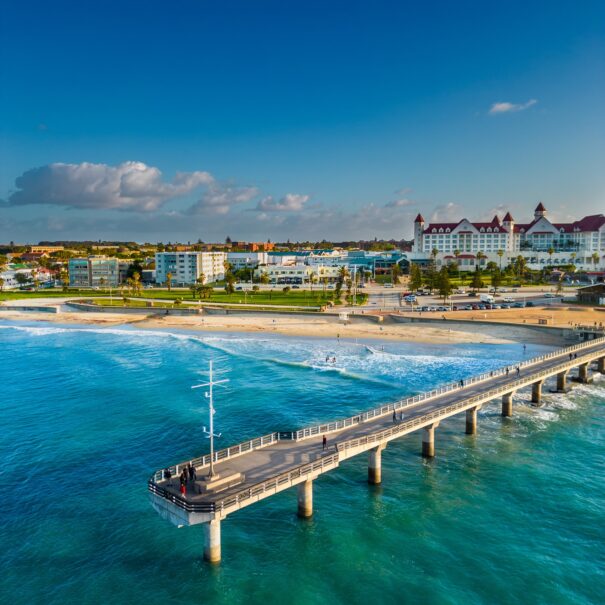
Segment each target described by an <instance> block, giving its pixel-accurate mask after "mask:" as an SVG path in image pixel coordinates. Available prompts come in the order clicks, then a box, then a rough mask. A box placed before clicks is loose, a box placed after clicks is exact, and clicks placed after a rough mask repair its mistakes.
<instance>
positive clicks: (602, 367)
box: [597, 357, 605, 374]
mask: <svg viewBox="0 0 605 605" xmlns="http://www.w3.org/2000/svg"><path fill="white" fill-rule="evenodd" d="M597 372H600V373H601V374H605V357H601V358H600V359H597Z"/></svg>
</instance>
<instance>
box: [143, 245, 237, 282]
mask: <svg viewBox="0 0 605 605" xmlns="http://www.w3.org/2000/svg"><path fill="white" fill-rule="evenodd" d="M226 260H227V255H226V254H225V253H224V252H156V254H155V270H156V274H155V280H156V282H157V283H158V284H165V283H166V281H167V274H168V273H170V274H171V281H172V283H173V284H174V285H184V286H187V285H190V284H194V283H195V282H196V281H197V280H198V278H199V277H200V276H201V275H202V274H203V275H204V283H207V284H208V283H212V282H215V281H219V280H221V279H224V278H225V261H226Z"/></svg>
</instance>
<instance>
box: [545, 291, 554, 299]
mask: <svg viewBox="0 0 605 605" xmlns="http://www.w3.org/2000/svg"><path fill="white" fill-rule="evenodd" d="M544 298H555V295H554V294H553V293H552V292H547V293H546V294H545V295H544Z"/></svg>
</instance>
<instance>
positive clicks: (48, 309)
mask: <svg viewBox="0 0 605 605" xmlns="http://www.w3.org/2000/svg"><path fill="white" fill-rule="evenodd" d="M0 311H25V312H27V311H30V312H33V313H58V312H59V307H58V306H54V307H43V306H42V305H40V306H36V305H28V306H26V305H18V306H17V305H0Z"/></svg>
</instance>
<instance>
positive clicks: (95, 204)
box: [8, 162, 214, 212]
mask: <svg viewBox="0 0 605 605" xmlns="http://www.w3.org/2000/svg"><path fill="white" fill-rule="evenodd" d="M213 182H214V178H213V177H212V175H211V174H210V173H208V172H202V171H196V172H180V173H177V175H176V176H175V178H174V179H173V180H172V181H171V182H166V181H163V180H162V173H161V171H160V170H159V169H158V168H155V167H153V166H147V165H146V164H144V163H143V162H123V163H122V164H119V165H118V166H109V165H108V164H92V163H90V162H83V163H81V164H60V163H55V164H48V165H46V166H41V167H39V168H32V169H31V170H28V171H27V172H24V173H23V174H22V175H21V176H20V177H18V178H17V179H16V181H15V184H16V186H17V188H18V191H15V192H14V193H12V194H11V195H10V196H9V198H8V205H10V206H23V205H27V204H51V205H56V206H65V207H70V208H80V209H82V208H93V209H109V210H135V211H142V212H150V211H154V210H157V209H158V208H159V207H160V206H162V205H163V204H164V203H165V202H167V201H168V200H170V199H173V198H175V197H179V196H182V195H186V194H188V193H190V192H191V191H193V190H194V189H196V188H197V187H199V186H201V185H210V184H212V183H213Z"/></svg>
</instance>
